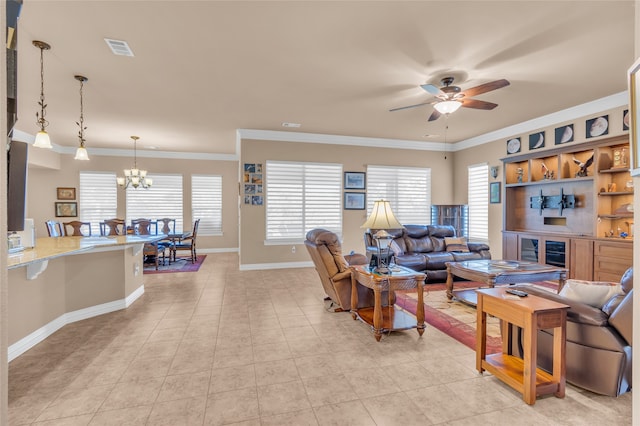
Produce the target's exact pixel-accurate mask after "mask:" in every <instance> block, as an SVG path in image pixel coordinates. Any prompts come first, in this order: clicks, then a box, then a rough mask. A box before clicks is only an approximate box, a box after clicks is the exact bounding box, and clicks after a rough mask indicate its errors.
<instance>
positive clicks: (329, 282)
mask: <svg viewBox="0 0 640 426" xmlns="http://www.w3.org/2000/svg"><path fill="white" fill-rule="evenodd" d="M304 244H305V246H306V248H307V251H308V252H309V255H310V256H311V260H313V264H314V266H315V268H316V271H318V275H319V276H320V281H321V282H322V287H323V288H324V291H325V293H326V294H327V296H328V297H329V299H330V301H331V303H332V306H330V307H329V309H330V310H332V311H333V312H341V311H347V312H349V311H350V310H351V270H350V269H349V265H365V264H367V258H366V256H364V255H362V254H349V255H343V254H342V245H341V243H340V239H339V238H338V236H337V235H336V234H334V233H333V232H331V231H327V230H326V229H312V230H311V231H309V232H307V236H306V239H305V242H304ZM383 300H386V299H383ZM373 302H374V299H373V291H372V290H370V289H368V288H366V287H364V286H358V308H366V307H370V306H373Z"/></svg>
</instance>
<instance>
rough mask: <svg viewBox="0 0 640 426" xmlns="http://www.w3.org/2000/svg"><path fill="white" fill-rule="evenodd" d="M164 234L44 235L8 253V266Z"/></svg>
mask: <svg viewBox="0 0 640 426" xmlns="http://www.w3.org/2000/svg"><path fill="white" fill-rule="evenodd" d="M164 238H166V235H118V236H111V237H55V238H54V237H46V238H38V239H37V240H36V246H35V247H34V248H32V249H26V250H24V251H21V252H18V253H14V254H10V255H9V256H8V259H7V260H8V262H7V263H8V268H7V269H13V268H18V267H21V266H27V265H29V264H32V263H35V262H39V261H43V260H49V259H54V258H56V257H61V256H68V255H72V254H77V253H82V252H87V251H90V250H92V249H95V248H99V247H115V246H127V245H132V244H142V243H151V242H155V241H159V240H162V239H164Z"/></svg>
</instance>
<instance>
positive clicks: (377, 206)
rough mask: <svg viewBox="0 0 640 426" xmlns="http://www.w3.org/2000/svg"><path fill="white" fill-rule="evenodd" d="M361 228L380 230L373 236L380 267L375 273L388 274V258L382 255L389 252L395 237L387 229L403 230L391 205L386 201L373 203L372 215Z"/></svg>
mask: <svg viewBox="0 0 640 426" xmlns="http://www.w3.org/2000/svg"><path fill="white" fill-rule="evenodd" d="M360 228H369V229H378V231H377V232H376V233H375V234H374V235H373V240H374V241H375V243H376V247H377V249H378V267H377V268H376V269H375V272H377V273H379V274H388V273H389V272H390V270H389V267H388V266H387V264H386V262H387V257H388V256H385V257H384V259H383V256H382V254H383V253H384V252H387V254H388V249H389V245H390V244H391V240H393V236H392V235H391V234H389V233H388V232H387V231H386V230H387V229H401V228H402V225H401V224H400V222H398V220H397V219H396V217H395V216H394V215H393V212H392V211H391V203H389V201H386V200H378V201H375V202H374V203H373V209H372V210H371V214H370V215H369V218H368V219H367V221H366V222H365V223H363V224H362V226H361V227H360Z"/></svg>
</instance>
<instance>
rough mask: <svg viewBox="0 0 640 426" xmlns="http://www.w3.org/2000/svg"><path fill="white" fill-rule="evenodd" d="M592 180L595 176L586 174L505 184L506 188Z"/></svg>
mask: <svg viewBox="0 0 640 426" xmlns="http://www.w3.org/2000/svg"><path fill="white" fill-rule="evenodd" d="M590 180H591V181H592V180H593V176H585V177H579V178H566V179H553V180H548V179H547V180H537V181H534V182H522V183H508V184H506V185H505V188H513V187H518V186H531V185H551V184H554V183H560V184H562V183H571V182H584V181H590Z"/></svg>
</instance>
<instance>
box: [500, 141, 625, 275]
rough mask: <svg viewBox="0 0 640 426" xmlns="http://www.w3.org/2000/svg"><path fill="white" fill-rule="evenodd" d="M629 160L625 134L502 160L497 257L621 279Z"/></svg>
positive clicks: (623, 260) (575, 273)
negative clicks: (500, 233)
mask: <svg viewBox="0 0 640 426" xmlns="http://www.w3.org/2000/svg"><path fill="white" fill-rule="evenodd" d="M628 158H629V143H628V137H627V136H619V137H613V138H609V139H601V140H599V141H594V142H586V143H580V144H572V145H569V146H561V147H558V148H553V149H549V150H546V151H543V152H529V153H527V154H523V155H519V156H509V157H507V158H504V159H503V162H504V170H505V173H504V176H505V182H504V204H503V208H504V211H503V217H504V229H503V258H505V259H518V260H530V261H535V262H540V263H548V264H552V265H558V266H565V267H567V268H568V269H569V278H575V279H585V280H607V281H616V280H619V279H620V277H621V276H622V273H623V272H624V271H625V270H626V269H627V268H628V267H629V266H630V265H631V264H632V250H633V249H632V245H633V244H632V237H633V232H634V230H633V190H634V188H633V180H632V178H631V175H630V173H629V170H628V167H629V165H628V162H629V160H628ZM589 163H590V165H589V166H587V167H585V164H589ZM581 166H582V167H581Z"/></svg>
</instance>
